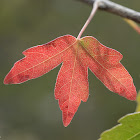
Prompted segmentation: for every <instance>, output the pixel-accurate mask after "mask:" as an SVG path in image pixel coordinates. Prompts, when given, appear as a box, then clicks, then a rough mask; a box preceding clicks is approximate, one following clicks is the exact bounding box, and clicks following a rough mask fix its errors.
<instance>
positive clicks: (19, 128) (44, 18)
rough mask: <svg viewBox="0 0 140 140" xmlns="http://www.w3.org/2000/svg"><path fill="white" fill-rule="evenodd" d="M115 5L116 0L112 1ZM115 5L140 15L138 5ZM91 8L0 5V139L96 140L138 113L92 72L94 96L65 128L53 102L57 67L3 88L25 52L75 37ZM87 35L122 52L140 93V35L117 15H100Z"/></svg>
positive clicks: (20, 0)
mask: <svg viewBox="0 0 140 140" xmlns="http://www.w3.org/2000/svg"><path fill="white" fill-rule="evenodd" d="M114 1H115V0H114ZM117 3H120V4H122V5H125V6H127V7H130V8H132V9H135V10H137V11H140V1H139V0H123V1H122V0H117ZM90 11H91V7H90V6H88V5H86V4H84V3H81V2H77V1H75V0H0V135H1V137H2V140H55V139H58V140H63V139H66V140H71V139H73V140H85V139H86V140H97V139H98V138H99V136H100V134H101V132H103V131H104V130H106V129H109V128H111V127H112V126H114V125H116V124H117V120H118V119H119V118H120V117H122V116H124V115H126V114H128V113H131V112H134V111H135V108H136V102H132V101H129V100H127V99H125V98H123V97H120V96H119V95H117V94H115V93H112V92H110V91H109V90H108V89H106V88H105V86H104V85H103V84H102V83H101V82H100V81H99V80H98V79H97V78H96V77H95V76H94V75H93V74H92V73H91V72H90V71H89V86H90V92H89V94H90V96H89V99H88V101H87V102H86V103H83V102H82V103H81V105H80V107H79V109H78V111H77V113H76V115H75V116H74V118H73V120H72V123H71V124H70V125H69V126H68V127H67V128H65V127H64V126H63V124H62V116H61V111H60V109H59V106H58V103H57V101H56V100H55V99H54V86H55V80H56V76H57V73H58V71H59V68H60V66H59V67H57V68H56V69H54V70H52V71H51V72H49V73H48V74H45V75H44V76H42V77H40V78H37V79H35V80H31V81H28V82H26V83H23V84H19V85H4V84H3V79H4V77H5V75H6V74H7V73H8V72H9V70H10V69H11V67H12V66H13V64H14V63H15V62H16V61H17V60H19V59H21V58H22V57H24V56H23V55H22V51H24V50H25V49H27V48H29V47H32V46H36V45H38V44H43V43H46V42H48V41H51V40H52V39H55V38H56V37H58V36H62V35H65V34H71V35H74V36H77V35H78V33H79V31H80V29H81V27H82V26H83V24H84V23H85V21H86V19H87V17H88V16H89V13H90ZM84 35H92V36H94V37H95V38H97V39H98V40H99V41H100V42H101V43H102V44H104V45H106V46H108V47H111V48H114V49H116V50H118V51H120V52H121V53H122V54H123V56H124V58H123V60H122V61H121V62H122V64H123V65H124V66H125V67H126V69H127V70H128V71H129V73H130V74H131V76H132V77H133V79H134V84H135V86H136V88H137V91H138V90H139V89H140V57H139V55H140V35H139V34H138V33H137V32H135V31H134V30H133V29H132V28H131V27H130V26H129V25H128V24H127V23H126V22H124V20H123V19H122V18H120V17H118V16H116V15H113V14H109V13H106V12H102V11H99V12H97V13H96V15H95V17H94V19H93V20H92V22H91V23H90V25H89V26H88V28H87V30H86V31H85V32H84Z"/></svg>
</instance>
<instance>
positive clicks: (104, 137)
mask: <svg viewBox="0 0 140 140" xmlns="http://www.w3.org/2000/svg"><path fill="white" fill-rule="evenodd" d="M118 122H119V123H121V124H119V125H116V126H115V127H113V128H111V129H109V130H107V131H105V132H103V133H102V134H101V138H100V139H99V140H140V112H139V113H132V114H128V115H126V116H124V117H122V118H121V119H120V120H119V121H118Z"/></svg>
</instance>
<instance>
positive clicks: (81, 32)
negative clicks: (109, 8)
mask: <svg viewBox="0 0 140 140" xmlns="http://www.w3.org/2000/svg"><path fill="white" fill-rule="evenodd" d="M99 2H100V0H96V1H95V2H94V3H93V8H92V11H91V13H90V15H89V17H88V19H87V21H86V23H85V24H84V26H83V28H82V29H81V31H80V32H79V34H78V36H77V39H80V38H81V36H82V34H83V32H84V31H85V29H86V28H87V26H88V24H89V23H90V21H91V20H92V18H93V16H94V15H95V13H96V11H97V9H98V5H99Z"/></svg>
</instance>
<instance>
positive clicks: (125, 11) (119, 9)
mask: <svg viewBox="0 0 140 140" xmlns="http://www.w3.org/2000/svg"><path fill="white" fill-rule="evenodd" d="M78 1H82V2H85V3H87V4H91V5H93V3H94V2H95V1H96V0H78ZM99 9H100V10H104V11H107V12H110V13H113V14H116V15H119V16H121V17H124V18H128V19H131V20H133V21H135V22H137V23H140V12H137V11H134V10H132V9H129V8H127V7H124V6H122V5H119V4H116V3H114V2H111V1H109V0H100V3H99Z"/></svg>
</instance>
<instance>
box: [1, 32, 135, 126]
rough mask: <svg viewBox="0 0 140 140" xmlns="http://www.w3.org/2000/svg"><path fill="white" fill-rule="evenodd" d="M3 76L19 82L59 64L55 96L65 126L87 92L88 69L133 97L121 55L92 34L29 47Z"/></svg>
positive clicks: (64, 37) (122, 92) (43, 72)
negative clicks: (21, 57) (121, 61)
mask: <svg viewBox="0 0 140 140" xmlns="http://www.w3.org/2000/svg"><path fill="white" fill-rule="evenodd" d="M23 54H24V55H25V57H24V58H23V59H21V60H19V61H17V62H16V63H15V64H14V66H13V68H12V69H11V71H10V72H9V73H8V74H7V76H6V77H5V79H4V84H18V83H23V82H25V81H27V80H30V79H34V78H37V77H40V76H42V75H43V74H45V73H47V72H49V71H50V70H52V69H54V68H55V67H57V66H58V65H60V64H61V63H62V66H61V69H60V71H59V73H58V76H57V80H56V85H55V98H56V99H57V100H59V106H60V109H61V110H62V112H63V124H64V126H65V127H66V126H68V125H69V123H70V122H71V120H72V118H73V116H74V114H75V113H76V111H77V109H78V107H79V105H80V103H81V100H82V101H83V102H86V101H87V99H88V95H89V84H88V68H89V69H90V70H91V71H92V72H93V73H94V74H95V75H96V77H97V78H98V79H99V80H101V82H102V83H103V84H104V85H105V86H106V87H107V88H108V89H109V90H111V91H112V92H115V93H118V94H119V95H121V96H123V97H125V98H127V99H129V100H135V99H136V89H135V86H134V84H133V79H132V77H131V76H130V74H129V73H128V72H127V70H126V69H125V68H124V67H123V65H122V64H121V63H120V60H121V59H122V57H123V56H122V54H120V53H119V52H118V51H116V50H114V49H111V48H108V47H106V46H104V45H102V44H101V43H100V42H99V41H98V40H97V39H95V38H94V37H92V36H87V37H83V38H81V39H76V38H75V37H73V36H71V35H65V36H61V37H59V38H56V39H55V40H53V41H51V42H49V43H47V44H43V45H39V46H35V47H32V48H29V49H27V50H25V51H24V52H23Z"/></svg>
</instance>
